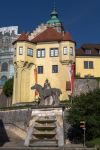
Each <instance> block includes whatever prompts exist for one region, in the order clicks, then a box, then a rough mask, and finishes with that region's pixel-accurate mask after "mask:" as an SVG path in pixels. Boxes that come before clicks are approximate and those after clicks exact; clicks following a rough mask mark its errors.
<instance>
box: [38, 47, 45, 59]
mask: <svg viewBox="0 0 100 150" xmlns="http://www.w3.org/2000/svg"><path fill="white" fill-rule="evenodd" d="M44 57H45V49H38V50H37V58H44Z"/></svg>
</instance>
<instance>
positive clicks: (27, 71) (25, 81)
mask: <svg viewBox="0 0 100 150" xmlns="http://www.w3.org/2000/svg"><path fill="white" fill-rule="evenodd" d="M65 46H67V47H68V50H69V49H70V47H73V50H74V54H73V56H70V55H69V54H68V55H65V56H64V57H63V47H65ZM15 47H16V50H17V52H16V56H15V58H14V62H17V64H18V67H17V74H18V75H17V77H16V76H14V94H13V103H18V102H31V101H33V100H34V91H33V90H31V86H33V85H34V84H35V79H34V68H35V66H36V67H37V66H43V67H44V72H43V74H38V84H40V85H42V86H43V84H44V82H45V80H46V79H48V80H49V82H50V84H51V87H55V88H59V89H61V91H62V95H61V97H60V99H61V100H65V99H68V94H69V93H68V92H67V91H66V81H69V77H68V63H66V64H62V63H61V61H60V60H61V59H62V60H63V59H65V60H67V61H69V60H72V61H74V60H75V45H74V43H72V42H67V41H66V42H61V43H58V42H52V43H47V42H46V43H38V44H36V45H34V44H32V43H28V42H18V43H17V44H16V45H15ZM19 47H23V49H24V54H23V56H22V55H21V56H20V55H19V53H18V51H19ZM27 48H32V49H33V50H34V54H33V57H30V56H27ZM42 48H45V52H46V53H45V58H36V50H37V49H42ZM50 48H58V49H59V56H58V57H50ZM65 57H66V58H65ZM25 61H27V62H28V63H31V62H32V63H34V64H33V65H32V67H30V68H27V67H26V68H23V64H24V62H25ZM52 65H58V73H52Z"/></svg>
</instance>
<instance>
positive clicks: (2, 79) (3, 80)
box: [0, 76, 7, 85]
mask: <svg viewBox="0 0 100 150" xmlns="http://www.w3.org/2000/svg"><path fill="white" fill-rule="evenodd" d="M6 81H7V77H6V76H2V77H1V79H0V85H4V84H5V82H6Z"/></svg>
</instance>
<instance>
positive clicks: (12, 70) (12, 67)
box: [9, 64, 14, 78]
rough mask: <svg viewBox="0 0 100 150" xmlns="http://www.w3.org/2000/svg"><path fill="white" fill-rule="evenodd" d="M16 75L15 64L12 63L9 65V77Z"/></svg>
mask: <svg viewBox="0 0 100 150" xmlns="http://www.w3.org/2000/svg"><path fill="white" fill-rule="evenodd" d="M13 75H14V66H13V64H10V66H9V78H11V77H13Z"/></svg>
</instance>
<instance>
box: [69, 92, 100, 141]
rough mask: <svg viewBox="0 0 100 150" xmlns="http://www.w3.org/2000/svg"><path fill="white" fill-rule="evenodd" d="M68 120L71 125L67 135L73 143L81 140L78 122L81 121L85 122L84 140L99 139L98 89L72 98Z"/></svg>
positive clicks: (99, 112)
mask: <svg viewBox="0 0 100 150" xmlns="http://www.w3.org/2000/svg"><path fill="white" fill-rule="evenodd" d="M68 120H69V122H70V124H71V128H70V129H69V134H68V135H69V137H70V139H72V140H73V141H75V139H76V140H79V139H82V136H83V129H81V128H80V121H83V120H84V121H85V122H86V139H87V140H91V139H95V138H97V137H100V89H96V90H94V91H90V92H89V93H87V94H81V95H80V96H79V97H78V96H76V97H74V98H73V104H72V106H71V108H70V109H69V117H68Z"/></svg>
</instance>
